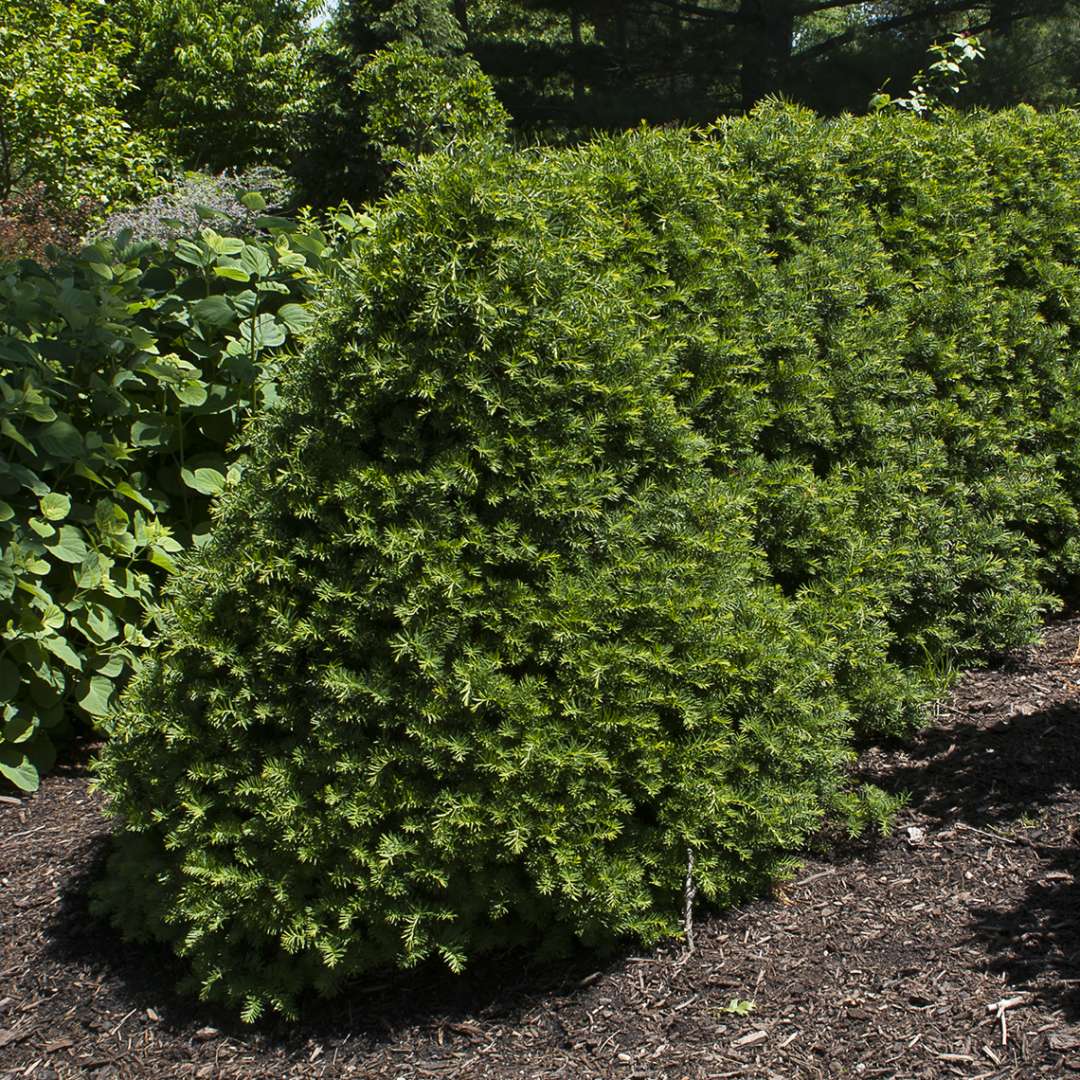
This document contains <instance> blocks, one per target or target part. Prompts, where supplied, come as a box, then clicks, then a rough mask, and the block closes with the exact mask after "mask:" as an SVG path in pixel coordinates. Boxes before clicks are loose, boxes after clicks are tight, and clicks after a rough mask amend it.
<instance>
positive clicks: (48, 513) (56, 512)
mask: <svg viewBox="0 0 1080 1080" xmlns="http://www.w3.org/2000/svg"><path fill="white" fill-rule="evenodd" d="M39 503H40V505H41V512H42V513H43V514H44V515H45V517H47V518H48V519H49V520H50V521H63V519H64V518H66V517H67V516H68V514H70V513H71V498H70V496H68V495H61V494H60V492H58V491H50V492H49V494H48V495H42V496H41V499H40V500H39Z"/></svg>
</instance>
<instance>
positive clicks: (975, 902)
mask: <svg viewBox="0 0 1080 1080" xmlns="http://www.w3.org/2000/svg"><path fill="white" fill-rule="evenodd" d="M1078 635H1080V619H1071V620H1069V621H1064V622H1059V623H1057V624H1056V625H1054V626H1052V627H1050V628H1049V629H1048V631H1047V633H1046V637H1045V642H1044V644H1043V646H1042V647H1040V648H1039V649H1037V650H1031V651H1029V652H1028V653H1026V654H1023V655H1017V656H1010V657H1008V658H1005V659H1004V660H1002V661H1001V662H999V663H997V664H996V665H995V666H993V667H992V668H990V669H988V670H984V671H980V672H972V673H968V674H966V675H965V676H964V677H963V679H962V680H961V682H960V683H959V685H958V687H957V690H956V692H955V694H954V695H953V696H952V698H951V699H950V700H949V702H947V703H946V704H944V705H943V706H942V707H941V710H940V716H939V717H938V722H937V723H936V725H935V726H934V727H933V728H930V729H928V730H927V731H926V732H924V733H923V734H922V735H921V736H919V737H918V738H916V739H914V740H912V741H911V742H909V743H906V744H905V745H903V746H897V747H888V748H875V749H872V750H868V751H867V752H866V753H865V754H864V755H863V756H862V758H861V759H860V768H861V770H862V772H863V773H864V774H865V776H866V777H867V778H868V779H871V780H873V781H875V782H876V783H879V784H880V785H881V786H883V787H885V788H886V789H888V790H891V791H898V790H906V791H909V792H910V793H911V801H910V803H909V805H908V807H907V809H905V810H904V811H903V813H902V814H901V815H900V818H899V820H898V823H897V827H896V828H895V830H894V832H893V833H892V835H891V836H890V837H889V838H887V839H884V840H880V841H877V842H873V843H861V844H848V845H846V846H842V847H841V848H840V849H838V850H833V851H832V852H831V853H830V854H826V855H823V856H819V857H809V858H807V860H806V862H805V865H804V867H803V869H802V870H801V871H800V872H799V874H798V875H797V877H796V879H795V880H794V881H793V882H791V883H789V884H787V885H785V886H783V887H778V888H777V889H776V890H775V892H774V895H773V896H771V897H769V898H766V899H762V900H759V901H756V902H754V903H750V904H747V905H745V906H743V907H741V908H739V909H737V910H732V911H728V912H725V913H722V914H718V915H712V916H708V917H704V916H702V917H699V919H698V922H697V924H696V933H695V938H696V949H695V951H694V952H693V953H689V954H688V953H686V952H685V950H684V948H683V946H682V945H681V944H680V943H678V942H676V943H673V944H672V945H670V946H668V947H666V948H663V949H659V950H656V951H654V952H650V953H648V954H647V955H641V953H640V952H637V953H635V952H630V951H627V952H623V953H621V954H618V955H616V956H614V957H611V956H609V957H607V958H606V959H598V958H597V957H595V956H588V955H583V956H578V957H576V958H575V959H574V960H572V961H567V962H562V963H560V964H557V965H547V966H539V965H530V963H529V962H528V958H526V957H520V956H518V957H511V958H504V959H502V960H497V961H490V962H487V963H485V964H482V965H478V966H477V967H476V968H474V969H473V970H472V971H471V972H470V973H469V974H468V975H466V976H462V977H460V978H457V979H455V978H453V977H450V976H448V975H444V974H442V973H441V972H438V971H434V970H425V971H421V972H416V973H411V974H409V975H407V976H400V975H390V976H387V978H386V979H385V981H383V982H381V983H368V984H360V985H358V986H356V988H355V989H354V990H353V992H351V993H350V994H347V995H345V996H343V997H342V998H340V999H339V1000H337V1001H335V1002H332V1003H320V1002H315V1003H312V1005H311V1007H310V1009H309V1010H308V1015H306V1016H305V1018H304V1020H303V1022H302V1023H301V1024H299V1025H297V1026H296V1027H293V1028H289V1027H287V1026H284V1025H274V1024H272V1023H271V1024H263V1025H260V1026H258V1027H256V1028H250V1027H245V1026H244V1025H242V1024H240V1023H239V1022H238V1021H236V1020H235V1019H233V1018H232V1017H230V1016H227V1015H223V1014H221V1013H220V1012H217V1011H215V1010H213V1009H209V1008H205V1007H202V1006H199V1005H198V1004H197V1003H192V1002H190V1001H187V1000H185V999H183V998H179V997H177V996H176V994H175V993H174V991H173V989H172V988H173V985H174V983H175V981H176V978H177V975H178V969H177V967H176V965H175V963H174V962H173V960H172V959H171V957H169V956H168V955H166V954H162V953H160V952H155V951H152V950H147V949H145V948H136V947H133V946H129V945H125V944H124V943H123V942H122V941H120V940H119V938H118V937H117V935H116V934H114V933H113V932H112V931H111V930H109V929H108V928H107V927H104V926H102V925H100V924H99V923H96V922H95V921H94V920H92V919H91V917H90V916H89V915H88V913H87V910H86V889H87V884H88V882H89V881H90V880H92V878H93V877H94V875H95V874H97V873H99V872H100V866H101V860H102V856H103V854H104V851H105V848H106V843H107V836H108V824H107V822H106V821H105V820H103V818H102V817H101V814H100V800H99V799H98V798H97V797H96V796H94V795H92V794H90V793H89V792H88V778H87V772H86V767H85V755H86V751H85V748H84V751H83V760H76V761H72V762H70V763H69V764H68V765H67V766H66V767H65V768H63V769H61V770H60V771H59V772H58V773H56V774H55V775H53V776H51V777H49V778H48V779H47V780H46V781H45V782H44V783H43V785H42V788H41V790H40V791H39V792H38V793H37V794H36V795H34V796H32V797H28V798H22V799H14V798H11V797H10V796H5V798H4V801H3V802H0V911H2V912H3V913H4V917H3V923H2V926H0V1076H3V1077H15V1076H25V1077H36V1078H37V1080H49V1078H66V1077H76V1076H80V1077H81V1076H90V1077H94V1078H95V1080H109V1078H116V1080H127V1078H129V1077H155V1078H161V1077H188V1076H192V1077H215V1078H216V1077H222V1078H225V1077H243V1078H251V1080H254V1078H261V1077H266V1078H274V1080H279V1078H283V1077H305V1078H307V1077H365V1078H367V1077H371V1078H380V1077H386V1078H390V1077H394V1078H401V1080H404V1078H414V1077H417V1078H427V1077H453V1078H455V1080H456V1078H479V1077H498V1078H509V1077H522V1078H541V1077H543V1078H548V1077H551V1078H554V1077H565V1078H567V1080H589V1078H600V1077H603V1078H608V1077H611V1078H618V1080H632V1078H641V1080H645V1078H657V1080H659V1078H664V1080H668V1078H671V1080H679V1078H683V1077H685V1078H695V1080H696V1078H699V1077H700V1078H705V1077H711V1078H715V1080H720V1078H722V1077H739V1078H742V1077H747V1078H756V1077H761V1078H777V1080H791V1078H794V1077H807V1078H809V1077H823V1078H824V1077H839V1076H843V1077H867V1078H869V1077H903V1078H908V1077H933V1078H939V1077H949V1076H959V1077H965V1078H969V1080H975V1078H976V1077H979V1078H982V1080H991V1078H1004V1077H1018V1078H1019V1077H1023V1078H1030V1077H1043V1076H1045V1077H1055V1078H1058V1077H1063V1076H1064V1077H1067V1076H1069V1075H1072V1074H1076V1075H1078V1076H1080V836H1078V835H1077V832H1078V829H1080V824H1078V823H1080V666H1075V665H1072V664H1070V663H1069V660H1070V659H1071V658H1072V656H1073V654H1074V652H1075V650H1076V647H1077V640H1078ZM748 1003H752V1005H749V1004H748Z"/></svg>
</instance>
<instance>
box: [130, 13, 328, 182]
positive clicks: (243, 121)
mask: <svg viewBox="0 0 1080 1080" xmlns="http://www.w3.org/2000/svg"><path fill="white" fill-rule="evenodd" d="M318 6H319V4H318V2H315V0H119V2H117V3H116V4H115V11H114V12H113V14H112V16H111V18H112V21H113V22H114V23H117V24H120V25H122V26H123V27H124V29H125V31H126V33H127V34H128V35H129V36H130V39H131V42H132V46H133V48H132V50H131V52H130V53H129V54H128V56H127V58H126V61H125V64H124V67H125V71H126V72H127V73H128V75H129V78H130V81H131V84H132V89H131V90H130V92H129V93H128V95H127V97H126V100H125V108H126V110H127V112H128V115H129V116H130V118H131V121H132V123H133V124H134V125H135V126H136V127H137V128H138V129H139V130H142V131H148V132H153V133H155V135H156V136H157V137H158V138H159V139H160V140H161V141H162V142H164V143H165V144H166V145H167V146H168V147H169V149H170V150H171V151H172V153H173V154H175V155H176V157H177V158H178V160H179V161H180V162H181V163H182V164H183V165H184V166H185V167H188V168H208V169H210V170H212V171H218V170H221V169H225V168H239V167H244V166H247V165H251V164H266V163H271V162H272V163H275V164H278V165H286V164H288V163H289V161H290V159H291V156H292V154H293V153H294V151H295V150H296V148H297V147H298V146H299V145H300V144H301V142H302V138H303V132H302V130H301V126H300V123H299V120H300V117H301V115H302V114H303V112H304V110H305V108H306V106H307V101H308V96H309V93H310V90H311V80H310V78H309V75H308V64H307V63H306V62H305V58H304V53H303V48H304V42H305V37H306V34H307V26H306V23H307V20H308V18H309V17H310V14H311V12H312V11H313V10H314V9H316V8H317V7H318Z"/></svg>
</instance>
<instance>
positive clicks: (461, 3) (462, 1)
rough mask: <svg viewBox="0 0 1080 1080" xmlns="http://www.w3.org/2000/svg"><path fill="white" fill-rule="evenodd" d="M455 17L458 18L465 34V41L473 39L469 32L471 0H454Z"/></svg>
mask: <svg viewBox="0 0 1080 1080" xmlns="http://www.w3.org/2000/svg"><path fill="white" fill-rule="evenodd" d="M454 18H455V19H457V22H458V26H460V27H461V32H462V33H463V34H464V35H465V41H466V42H469V41H471V40H472V38H471V36H470V34H469V0H454Z"/></svg>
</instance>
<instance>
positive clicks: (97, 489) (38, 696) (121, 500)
mask: <svg viewBox="0 0 1080 1080" xmlns="http://www.w3.org/2000/svg"><path fill="white" fill-rule="evenodd" d="M342 220H343V221H345V222H346V223H347V220H348V219H345V218H343V219H342ZM267 223H268V224H275V225H276V228H275V233H276V235H275V237H274V239H273V240H272V241H269V240H268V241H265V242H258V241H255V240H250V239H249V240H246V241H245V240H240V239H235V238H228V237H222V236H219V235H218V234H217V233H215V232H213V231H212V230H210V229H204V231H203V232H202V235H201V237H200V238H199V239H198V240H196V241H191V240H181V241H177V242H175V243H173V244H171V245H170V246H168V247H167V248H165V249H162V248H161V247H158V246H155V245H152V244H136V245H132V244H128V243H127V242H126V241H124V240H123V238H121V240H120V241H117V242H113V241H105V240H103V241H99V242H98V243H96V244H94V245H92V246H91V247H89V248H86V249H85V250H84V251H83V252H82V253H81V254H79V255H78V256H73V257H68V258H63V259H61V260H60V261H59V262H58V263H56V265H55V266H53V267H51V268H49V269H45V268H43V267H42V266H40V265H38V264H36V263H32V262H23V263H20V264H14V265H9V266H8V267H6V268H4V269H3V270H2V271H0V628H2V630H3V645H2V647H0V701H2V702H3V705H2V709H3V714H2V720H3V726H2V727H0V774H2V775H3V776H4V777H6V778H7V779H8V780H11V781H12V782H14V783H15V784H17V785H19V786H20V787H22V788H25V789H29V790H32V789H34V788H35V787H36V786H37V783H38V777H39V775H40V773H41V771H42V770H43V769H47V768H48V767H49V765H50V764H51V761H52V758H53V755H54V741H55V739H56V737H57V736H58V735H59V734H62V733H64V732H66V731H69V730H70V728H71V726H72V725H73V724H74V725H80V724H81V725H84V726H85V725H87V724H93V723H100V722H103V721H104V718H105V717H106V715H107V713H108V710H109V706H110V703H111V701H112V699H113V694H114V689H115V688H116V687H117V686H122V685H123V683H124V682H125V681H126V679H127V677H128V674H129V673H130V670H131V668H132V667H133V666H134V665H135V664H136V661H137V658H138V653H139V650H140V649H142V648H143V647H144V646H145V645H146V643H147V639H146V637H145V634H144V631H145V630H146V629H147V628H146V625H145V624H146V619H147V613H148V611H149V610H150V609H151V607H152V606H153V601H154V599H155V597H156V590H157V588H158V587H159V586H160V584H161V581H162V579H163V578H164V577H165V576H166V573H167V572H169V571H171V570H172V569H173V568H174V561H173V560H174V558H175V557H176V555H177V553H178V552H180V551H181V550H182V549H183V548H184V547H185V546H188V545H190V544H191V543H192V542H194V543H199V542H201V540H202V539H204V537H205V534H206V530H207V519H208V517H209V509H208V507H209V502H210V500H211V498H212V497H213V496H214V495H215V494H217V493H218V492H219V491H220V490H221V489H222V487H223V486H224V485H225V483H226V477H227V475H229V474H230V473H235V472H236V471H237V470H238V467H239V462H238V460H237V447H236V445H235V443H236V441H237V439H238V437H239V435H240V433H241V425H242V424H243V422H244V420H245V419H246V417H247V416H248V415H249V414H250V413H251V412H252V410H253V409H255V408H257V407H260V406H261V405H262V404H263V403H264V402H265V401H267V400H272V399H273V398H274V396H275V386H276V380H277V378H278V374H279V369H280V367H281V364H282V362H283V358H285V357H288V356H290V355H291V353H292V352H293V351H294V345H295V341H296V338H297V335H298V334H301V333H303V332H304V331H305V330H306V329H307V328H308V326H309V325H310V323H311V321H312V318H313V315H312V313H311V310H310V305H311V303H312V301H313V294H314V291H315V284H316V283H317V282H318V281H319V280H321V279H322V277H323V272H324V262H325V257H326V255H327V253H328V252H329V250H330V244H331V240H330V239H328V238H327V236H326V235H325V234H324V233H323V232H321V231H320V230H319V229H317V228H316V227H315V226H314V225H308V226H306V227H304V228H299V229H297V228H292V227H289V228H286V227H284V226H287V225H288V223H286V222H277V221H276V220H275V221H271V222H267Z"/></svg>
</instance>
